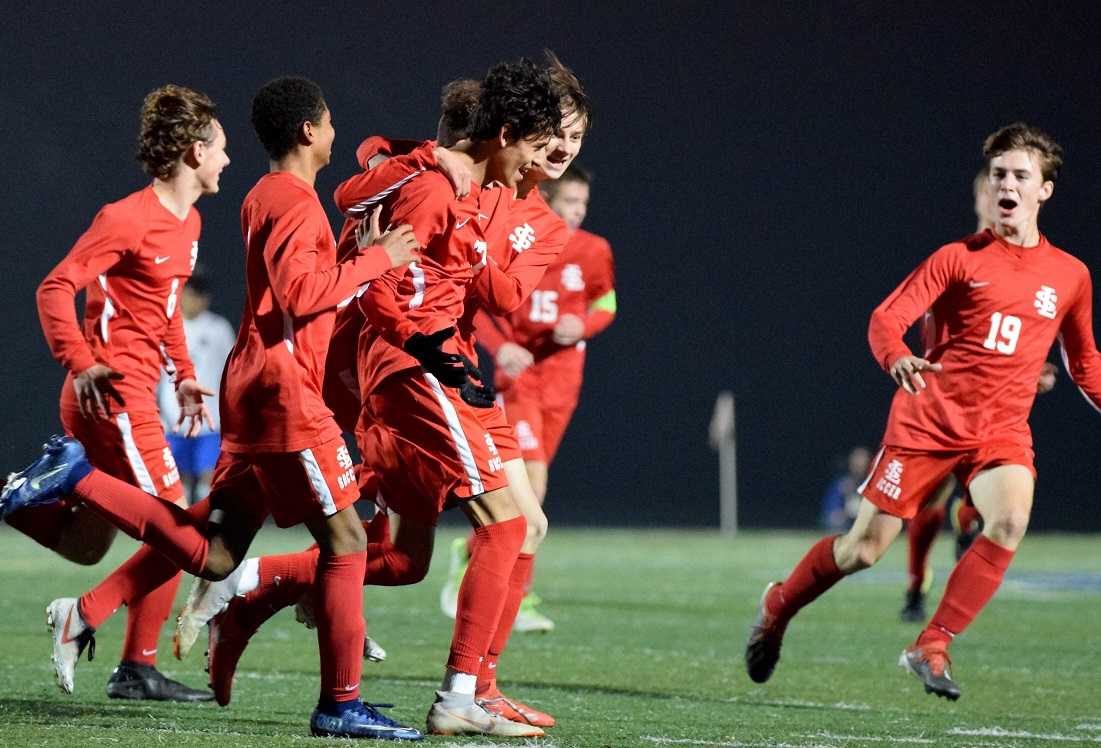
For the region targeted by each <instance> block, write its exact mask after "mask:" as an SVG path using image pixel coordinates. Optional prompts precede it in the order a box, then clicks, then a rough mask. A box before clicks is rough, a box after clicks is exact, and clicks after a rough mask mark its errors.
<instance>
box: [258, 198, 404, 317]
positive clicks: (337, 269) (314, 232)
mask: <svg viewBox="0 0 1101 748" xmlns="http://www.w3.org/2000/svg"><path fill="white" fill-rule="evenodd" d="M319 213H320V215H319ZM328 232H329V227H328V225H327V224H326V223H324V214H323V213H321V208H320V206H319V205H317V204H316V203H315V202H314V201H312V200H302V201H300V202H299V203H297V204H295V205H294V206H292V207H291V208H290V209H289V210H288V211H287V212H286V213H284V214H283V215H281V216H279V217H278V218H277V219H276V220H275V223H274V225H273V226H272V228H271V233H270V234H269V235H268V238H267V241H266V242H265V244H264V263H265V265H266V266H267V271H268V277H269V278H270V279H271V288H272V292H273V293H274V294H275V298H276V301H278V302H279V306H280V307H282V308H283V309H285V310H286V311H287V312H289V313H290V315H291V316H292V317H308V316H309V315H311V314H316V313H318V312H322V311H325V310H326V309H333V308H335V307H336V306H337V305H339V304H340V303H341V302H343V301H345V300H346V299H348V298H350V297H351V296H353V295H355V293H356V292H357V291H358V290H359V287H360V286H361V285H363V284H364V283H368V282H370V281H373V280H374V279H375V278H378V277H379V276H380V275H382V274H383V273H385V272H386V271H387V270H389V269H390V257H389V256H388V255H387V254H386V250H384V249H383V248H382V247H378V246H373V247H367V248H366V249H364V250H363V251H362V252H360V253H359V254H357V255H355V256H353V257H351V258H350V259H348V260H345V261H344V262H341V263H339V264H337V265H334V266H333V267H330V268H326V269H324V270H318V269H317V255H318V254H319V252H320V249H319V245H320V243H321V242H323V241H324V240H325V239H327V238H328V237H325V234H326V233H328Z"/></svg>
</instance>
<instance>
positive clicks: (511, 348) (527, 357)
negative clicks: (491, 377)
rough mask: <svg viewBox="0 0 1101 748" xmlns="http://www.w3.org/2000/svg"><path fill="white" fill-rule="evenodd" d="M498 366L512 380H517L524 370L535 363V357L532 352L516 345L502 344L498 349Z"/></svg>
mask: <svg viewBox="0 0 1101 748" xmlns="http://www.w3.org/2000/svg"><path fill="white" fill-rule="evenodd" d="M496 361H497V366H499V367H501V371H503V372H504V373H505V374H508V375H509V377H510V378H512V379H516V378H517V377H518V376H520V375H521V374H522V373H523V371H524V369H526V368H528V367H529V366H531V365H532V364H533V363H535V356H533V355H531V351H529V350H528V349H527V348H524V347H523V346H520V345H517V344H516V343H501V347H500V348H498V349H497V358H496Z"/></svg>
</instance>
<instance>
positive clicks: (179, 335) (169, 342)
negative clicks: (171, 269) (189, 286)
mask: <svg viewBox="0 0 1101 748" xmlns="http://www.w3.org/2000/svg"><path fill="white" fill-rule="evenodd" d="M179 290H180V292H182V291H183V289H182V288H181V289H179ZM164 352H165V354H166V355H167V356H168V358H169V359H170V360H171V362H172V367H173V369H174V371H173V372H170V374H171V375H172V383H173V384H174V385H176V386H177V387H178V386H179V384H180V382H182V381H183V380H185V379H195V364H193V363H192V362H191V356H190V355H189V354H188V352H187V338H186V337H185V336H184V328H183V315H182V314H181V313H180V305H179V304H177V305H176V309H175V311H174V312H173V313H172V319H170V320H168V329H167V330H166V331H165V333H164ZM202 384H204V385H205V386H207V387H211V386H213V384H214V383H213V382H203V383H202Z"/></svg>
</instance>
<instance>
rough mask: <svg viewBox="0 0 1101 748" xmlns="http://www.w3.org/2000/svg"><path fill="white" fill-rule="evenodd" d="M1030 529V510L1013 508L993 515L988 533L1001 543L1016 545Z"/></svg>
mask: <svg viewBox="0 0 1101 748" xmlns="http://www.w3.org/2000/svg"><path fill="white" fill-rule="evenodd" d="M1027 530H1028V512H1027V511H1019V510H1012V511H1008V512H1003V513H1000V514H999V515H998V516H996V517H992V518H991V520H990V522H988V523H987V529H986V535H987V536H989V538H990V539H991V540H993V541H994V542H995V543H998V544H999V545H1016V544H1017V543H1018V542H1020V540H1021V538H1023V537H1024V536H1025V532H1026V531H1027Z"/></svg>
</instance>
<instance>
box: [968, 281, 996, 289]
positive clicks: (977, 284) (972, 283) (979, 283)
mask: <svg viewBox="0 0 1101 748" xmlns="http://www.w3.org/2000/svg"><path fill="white" fill-rule="evenodd" d="M990 283H991V281H970V282H968V284H967V285H969V286H971V288H982V287H983V286H989V285H990Z"/></svg>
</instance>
